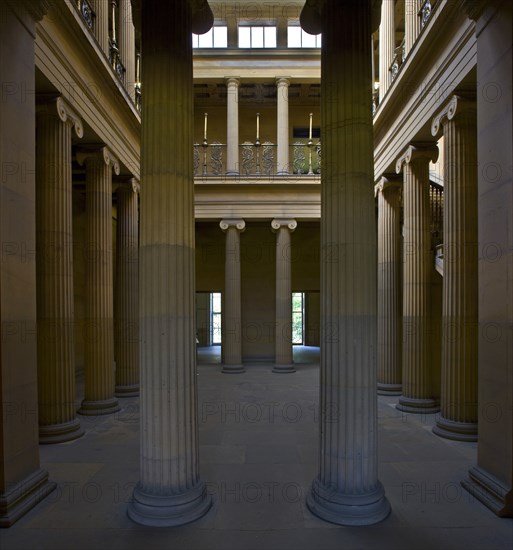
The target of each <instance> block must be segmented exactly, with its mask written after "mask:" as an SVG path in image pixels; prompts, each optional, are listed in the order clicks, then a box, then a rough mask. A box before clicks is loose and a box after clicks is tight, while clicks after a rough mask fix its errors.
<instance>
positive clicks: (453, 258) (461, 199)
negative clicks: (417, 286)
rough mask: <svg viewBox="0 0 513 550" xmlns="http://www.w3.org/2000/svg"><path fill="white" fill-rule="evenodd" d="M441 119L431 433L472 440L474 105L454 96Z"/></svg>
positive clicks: (474, 385) (474, 405)
mask: <svg viewBox="0 0 513 550" xmlns="http://www.w3.org/2000/svg"><path fill="white" fill-rule="evenodd" d="M440 119H442V121H443V122H442V123H443V135H444V147H445V167H446V168H445V171H444V225H443V227H444V239H443V243H444V276H443V314H442V322H443V325H442V326H443V328H442V336H443V338H442V387H441V400H440V408H441V416H440V418H439V419H438V420H437V423H436V426H435V427H434V428H433V432H434V433H436V434H437V435H440V436H442V437H446V438H449V439H456V440H460V441H476V440H477V353H478V349H477V337H478V330H477V300H478V280H477V267H478V259H477V242H478V236H477V124H476V110H475V107H474V105H472V104H470V105H469V104H468V103H465V101H463V100H461V99H459V98H457V97H454V98H453V99H452V100H451V101H450V102H449V105H448V107H447V108H445V109H444V110H443V111H442V113H441V114H440V115H438V116H437V117H436V118H435V121H434V125H433V133H434V134H435V135H436V134H437V133H438V129H439V127H440Z"/></svg>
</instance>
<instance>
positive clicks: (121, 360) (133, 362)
mask: <svg viewBox="0 0 513 550" xmlns="http://www.w3.org/2000/svg"><path fill="white" fill-rule="evenodd" d="M138 195H139V184H138V183H137V181H136V180H135V179H131V180H130V181H129V182H128V183H124V184H120V186H119V187H118V189H117V197H118V205H117V214H118V223H117V232H116V286H115V291H116V295H115V300H114V305H115V311H114V355H115V358H116V386H115V394H116V397H133V396H136V395H139V207H138Z"/></svg>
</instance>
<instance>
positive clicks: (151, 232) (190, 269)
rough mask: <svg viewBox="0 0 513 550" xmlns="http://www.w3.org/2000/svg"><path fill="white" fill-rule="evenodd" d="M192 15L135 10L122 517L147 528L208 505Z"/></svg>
mask: <svg viewBox="0 0 513 550" xmlns="http://www.w3.org/2000/svg"><path fill="white" fill-rule="evenodd" d="M190 6H191V2H189V0H175V1H174V2H162V1H161V0H145V1H144V2H143V3H142V36H143V41H144V49H143V52H142V55H143V59H142V67H143V75H142V77H143V78H142V80H143V82H144V101H143V113H142V121H143V122H142V151H141V160H142V181H143V184H142V185H141V236H140V249H139V258H140V262H139V266H140V285H139V288H140V299H139V307H140V313H139V319H140V346H141V351H140V358H141V465H140V480H139V483H138V484H137V486H136V488H135V489H134V493H133V500H132V502H131V503H130V505H129V508H128V515H129V516H130V518H131V519H133V520H134V521H136V522H137V523H141V524H143V525H153V526H174V525H181V524H183V523H188V522H190V521H193V520H195V519H197V518H199V517H201V516H202V515H204V514H205V513H206V512H207V511H208V510H209V508H210V506H211V498H210V496H209V495H207V492H206V486H205V484H204V483H203V482H202V481H201V480H200V477H199V464H198V462H199V461H198V419H197V388H196V384H197V382H196V378H197V376H196V343H195V284H194V256H195V249H194V246H195V245H194V197H193V193H194V190H193V187H194V178H193V172H192V169H193V162H192V160H193V159H192V147H191V143H192V142H193V118H192V113H193V101H192V97H193V95H192V43H191V32H192V25H191V13H190V9H191V8H190Z"/></svg>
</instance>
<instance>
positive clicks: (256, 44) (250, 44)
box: [239, 26, 276, 48]
mask: <svg viewBox="0 0 513 550" xmlns="http://www.w3.org/2000/svg"><path fill="white" fill-rule="evenodd" d="M239 48H276V27H254V26H240V27H239Z"/></svg>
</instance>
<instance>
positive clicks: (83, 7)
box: [77, 0, 96, 32]
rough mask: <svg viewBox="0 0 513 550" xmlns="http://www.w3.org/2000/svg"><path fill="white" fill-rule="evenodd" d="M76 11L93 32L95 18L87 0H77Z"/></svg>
mask: <svg viewBox="0 0 513 550" xmlns="http://www.w3.org/2000/svg"><path fill="white" fill-rule="evenodd" d="M77 6H78V11H79V12H80V15H81V16H82V19H83V20H84V22H85V24H86V25H87V26H88V27H89V29H90V30H91V31H93V32H94V22H95V20H96V13H95V11H94V10H93V7H92V6H91V4H90V2H89V0H78V2H77Z"/></svg>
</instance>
